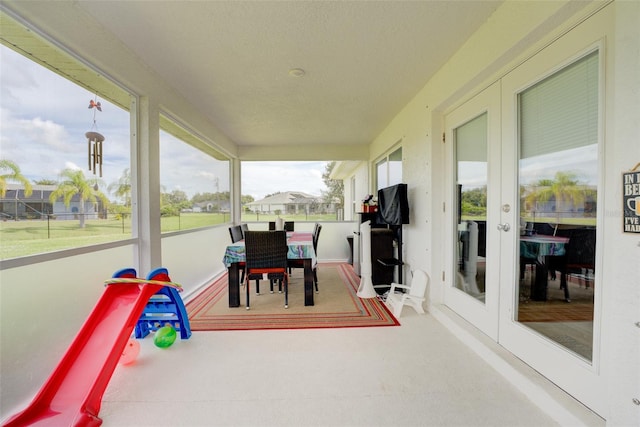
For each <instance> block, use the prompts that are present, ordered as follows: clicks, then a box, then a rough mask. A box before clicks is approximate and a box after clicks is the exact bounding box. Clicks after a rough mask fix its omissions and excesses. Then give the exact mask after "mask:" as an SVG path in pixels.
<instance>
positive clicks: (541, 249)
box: [520, 234, 570, 302]
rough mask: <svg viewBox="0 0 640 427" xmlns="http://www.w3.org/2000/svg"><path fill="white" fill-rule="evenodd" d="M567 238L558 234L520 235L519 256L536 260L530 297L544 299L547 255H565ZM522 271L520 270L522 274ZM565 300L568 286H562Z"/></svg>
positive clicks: (546, 283) (568, 298)
mask: <svg viewBox="0 0 640 427" xmlns="http://www.w3.org/2000/svg"><path fill="white" fill-rule="evenodd" d="M567 243H569V239H568V238H566V237H559V236H547V235H541V234H535V235H533V236H520V256H521V257H522V258H525V259H535V260H536V275H535V281H534V283H533V285H532V287H531V299H533V300H536V301H546V299H547V286H548V277H547V276H548V274H549V266H548V265H547V257H551V256H553V257H561V256H563V255H565V253H566V248H565V245H566V244H567ZM523 273H524V271H522V272H521V274H523ZM564 296H565V301H567V302H569V301H570V296H569V287H568V286H565V287H564Z"/></svg>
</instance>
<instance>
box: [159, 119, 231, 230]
mask: <svg viewBox="0 0 640 427" xmlns="http://www.w3.org/2000/svg"><path fill="white" fill-rule="evenodd" d="M180 129H181V128H180ZM172 130H175V129H172ZM178 133H180V132H178ZM194 138H195V137H194ZM229 165H230V163H229V161H228V160H218V159H216V158H215V157H213V156H211V155H209V154H207V153H204V152H203V151H202V150H200V149H198V148H195V147H193V146H192V145H190V144H188V143H186V142H185V141H184V140H183V139H179V138H176V137H175V136H173V135H172V134H170V133H168V132H166V131H160V184H161V186H162V187H161V190H160V191H161V193H162V198H161V205H160V209H161V229H162V232H163V233H164V232H170V231H178V230H187V229H193V228H199V227H206V226H211V225H215V224H221V223H225V222H228V221H230V219H231V214H230V211H231V204H230V191H229V189H230V183H229V176H230V173H229V170H230V169H229V167H230V166H229Z"/></svg>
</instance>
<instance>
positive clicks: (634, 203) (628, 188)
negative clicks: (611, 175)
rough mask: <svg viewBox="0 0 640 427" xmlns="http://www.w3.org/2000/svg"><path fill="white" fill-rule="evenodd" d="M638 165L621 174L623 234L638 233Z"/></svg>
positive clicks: (639, 214)
mask: <svg viewBox="0 0 640 427" xmlns="http://www.w3.org/2000/svg"><path fill="white" fill-rule="evenodd" d="M639 168H640V163H638V164H637V165H636V167H635V168H633V170H632V171H631V172H624V173H623V174H622V200H623V208H622V210H623V212H624V232H625V233H640V170H638V169H639Z"/></svg>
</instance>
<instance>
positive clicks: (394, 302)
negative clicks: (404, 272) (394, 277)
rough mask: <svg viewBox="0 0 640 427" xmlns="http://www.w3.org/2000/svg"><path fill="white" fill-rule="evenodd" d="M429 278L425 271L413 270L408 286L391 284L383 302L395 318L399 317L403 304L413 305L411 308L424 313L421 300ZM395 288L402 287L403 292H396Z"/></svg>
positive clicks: (423, 298)
mask: <svg viewBox="0 0 640 427" xmlns="http://www.w3.org/2000/svg"><path fill="white" fill-rule="evenodd" d="M429 280H430V279H429V275H428V274H427V273H425V272H424V271H422V270H415V271H414V272H413V278H412V279H411V285H410V286H407V285H400V284H398V283H392V284H391V289H390V290H389V294H388V295H387V299H386V301H385V302H386V304H387V306H388V307H389V309H390V310H391V312H392V313H393V315H394V316H395V317H396V319H397V318H399V317H400V313H402V308H403V307H404V306H405V305H409V306H411V307H413V309H414V310H415V311H416V312H418V313H420V314H423V313H424V309H423V308H422V302H423V301H424V300H425V296H424V294H425V292H426V291H427V285H428V284H429ZM396 289H404V290H405V293H401V292H398V293H396Z"/></svg>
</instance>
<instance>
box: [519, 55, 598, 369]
mask: <svg viewBox="0 0 640 427" xmlns="http://www.w3.org/2000/svg"><path fill="white" fill-rule="evenodd" d="M518 110H519V126H518V128H519V140H520V141H519V142H520V150H519V165H518V167H519V173H518V182H519V186H520V227H519V234H520V236H519V275H518V279H517V283H516V287H517V290H518V292H517V295H518V301H517V311H516V319H515V320H517V321H518V322H520V323H521V324H523V325H525V326H527V327H528V328H531V329H533V330H535V331H536V332H537V333H539V334H541V335H543V336H545V337H547V338H548V339H551V340H553V341H554V342H556V343H558V344H560V345H562V346H563V347H565V348H567V349H569V350H571V351H572V352H574V353H576V354H578V355H579V356H581V357H583V358H584V359H586V360H589V361H590V360H592V357H593V312H594V311H593V308H594V292H593V291H594V287H595V286H596V283H595V279H594V271H595V258H596V256H595V247H596V223H597V221H596V220H597V218H596V211H597V209H596V201H597V193H598V185H597V183H598V148H597V139H598V133H597V124H598V53H597V52H595V53H592V54H590V55H588V56H586V57H584V58H582V59H580V60H578V61H576V62H574V63H573V64H571V65H569V66H567V67H565V68H564V69H562V70H560V71H559V72H557V73H555V74H553V75H552V76H550V77H548V78H546V79H544V80H542V81H541V82H539V83H537V84H536V85H534V86H532V87H530V88H528V89H527V90H525V91H523V92H521V93H520V95H519V96H518Z"/></svg>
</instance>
